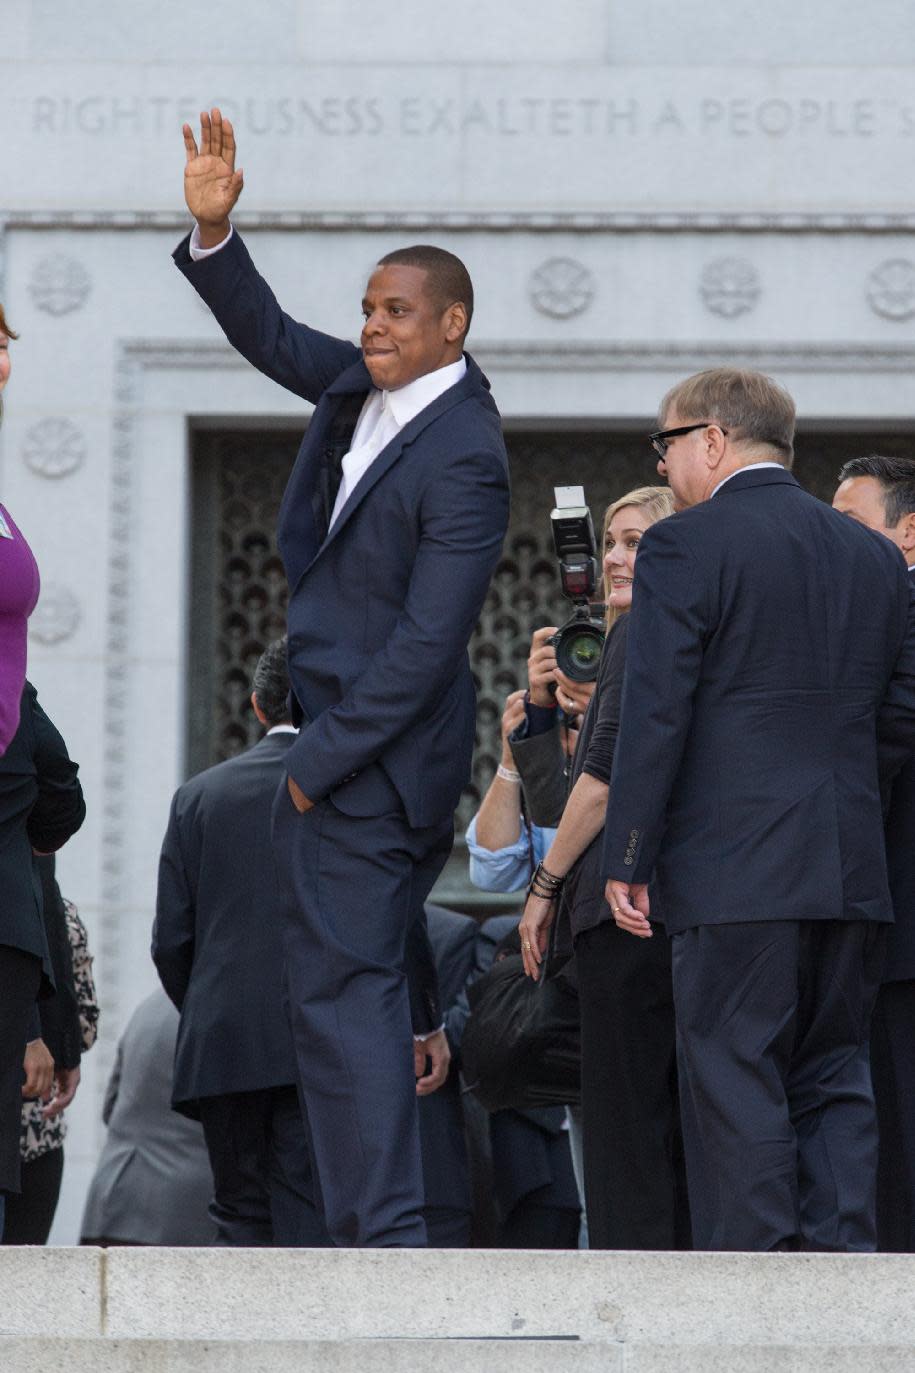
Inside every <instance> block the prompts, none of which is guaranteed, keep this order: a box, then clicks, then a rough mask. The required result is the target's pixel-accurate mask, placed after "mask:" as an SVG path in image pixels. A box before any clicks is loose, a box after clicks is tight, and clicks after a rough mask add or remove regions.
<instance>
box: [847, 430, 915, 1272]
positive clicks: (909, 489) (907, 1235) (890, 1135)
mask: <svg viewBox="0 0 915 1373" xmlns="http://www.w3.org/2000/svg"><path fill="white" fill-rule="evenodd" d="M832 503H833V506H834V508H835V509H836V510H841V511H843V512H844V513H845V514H846V515H851V516H852V517H853V518H854V519H856V520H860V522H861V523H862V524H865V525H867V527H868V529H875V530H877V532H878V533H880V534H884V535H885V536H886V537H887V538H888V539H891V540H892V542H893V543H894V544H895V545H896V547H897V548H898V549H899V551H900V553H901V554H902V557H903V559H904V560H905V565H906V568H907V569H908V573H909V579H910V581H911V582H912V584H913V585H915V460H913V459H911V458H886V457H880V456H878V455H874V456H871V457H865V458H853V459H852V460H851V462H847V463H846V464H845V466H844V467H843V468H842V470H841V472H840V473H839V487H838V490H837V491H836V494H835V496H834V498H833V502H832ZM886 848H887V853H886V857H887V867H888V869H889V879H890V896H891V897H892V900H893V914H894V916H895V924H894V925H893V927H892V929H891V930H890V933H889V942H888V946H887V955H886V967H885V969H884V972H883V983H882V985H881V987H880V991H879V992H878V993H877V1004H876V1005H875V1007H874V1018H873V1021H872V1024H871V1072H872V1074H873V1079H874V1099H875V1101H876V1103H877V1122H878V1125H879V1127H880V1155H879V1162H878V1166H877V1242H878V1245H879V1247H880V1248H881V1249H882V1250H884V1251H887V1252H890V1253H912V1252H913V1251H915V1067H913V1053H912V1051H913V1046H915V759H912V760H911V761H909V762H908V763H906V765H905V767H904V768H903V769H902V771H901V772H900V773H899V774H898V775H897V776H896V778H895V780H894V781H893V789H892V792H891V795H890V808H889V814H888V816H887V825H886Z"/></svg>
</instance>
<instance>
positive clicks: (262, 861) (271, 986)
mask: <svg viewBox="0 0 915 1373" xmlns="http://www.w3.org/2000/svg"><path fill="white" fill-rule="evenodd" d="M295 737H296V736H295V735H294V734H291V733H289V734H287V733H280V734H268V735H266V736H265V738H263V739H261V740H260V742H259V743H257V744H255V745H254V747H253V748H250V749H248V750H247V752H246V753H242V754H239V756H238V757H237V758H230V759H229V760H228V761H227V762H225V763H219V764H217V766H216V767H212V768H208V769H207V771H206V772H202V773H200V774H199V775H198V776H197V777H192V778H191V780H190V781H189V782H186V783H185V784H184V786H182V787H179V789H178V791H177V792H176V793H175V796H174V798H173V800H172V806H171V813H170V815H169V821H168V829H167V830H166V833H165V839H164V842H163V845H162V854H161V857H160V860H159V885H158V892H157V898H156V919H155V924H154V926H153V941H152V956H153V961H154V962H155V965H156V968H157V969H158V972H159V977H160V978H161V981H162V985H163V987H164V988H165V990H166V992H167V993H168V995H169V997H170V998H171V1000H172V1001H173V1002H174V1004H175V1005H176V1006H177V1008H178V1010H179V1011H180V1012H181V1024H180V1027H179V1029H178V1039H177V1046H176V1051H175V1077H174V1104H175V1106H176V1107H177V1108H178V1109H181V1110H184V1111H185V1112H187V1113H189V1114H193V1113H194V1103H195V1102H196V1101H197V1099H198V1098H200V1097H209V1096H221V1095H224V1094H226V1093H229V1092H250V1091H259V1090H262V1089H266V1088H269V1087H282V1086H286V1085H288V1084H290V1083H294V1082H295V1080H296V1073H295V1057H294V1054H293V1049H292V1036H291V1034H290V1031H289V1023H288V1020H287V1018H286V1013H285V1007H284V1004H283V992H282V984H283V963H284V957H283V946H282V935H281V930H282V924H281V921H280V918H279V900H280V898H279V889H278V885H277V877H276V869H275V866H274V860H273V847H272V843H271V839H270V807H271V804H272V801H273V797H274V795H275V793H276V790H277V788H278V786H279V785H280V782H281V781H282V779H283V777H284V776H285V772H286V755H287V753H288V751H289V748H290V746H291V745H292V744H293V743H294V742H295Z"/></svg>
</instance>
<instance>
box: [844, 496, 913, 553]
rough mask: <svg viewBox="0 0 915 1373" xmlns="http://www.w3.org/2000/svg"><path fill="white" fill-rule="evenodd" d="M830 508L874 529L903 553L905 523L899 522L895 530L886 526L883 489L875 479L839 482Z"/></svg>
mask: <svg viewBox="0 0 915 1373" xmlns="http://www.w3.org/2000/svg"><path fill="white" fill-rule="evenodd" d="M832 508H833V510H841V512H842V514H843V515H851V517H852V519H853V520H858V521H859V523H860V524H866V525H867V527H868V529H876V531H877V533H878V534H883V535H885V536H886V538H888V539H892V541H893V543H894V544H895V545H896V547H897V548H899V549H900V550H901V551H902V552H905V549H904V548H903V544H902V538H903V527H904V523H905V522H904V521H903V520H900V522H899V525H898V526H897V528H896V529H892V528H890V526H889V525H888V524H887V522H886V507H885V506H884V503H883V487H882V486H881V485H880V482H879V481H878V480H877V478H876V477H849V478H848V479H847V480H846V481H844V482H840V483H839V488H838V490H837V491H836V494H835V495H834V496H833V498H832Z"/></svg>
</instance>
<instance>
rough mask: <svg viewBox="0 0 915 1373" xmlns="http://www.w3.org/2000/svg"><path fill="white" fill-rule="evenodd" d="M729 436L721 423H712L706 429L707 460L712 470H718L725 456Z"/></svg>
mask: <svg viewBox="0 0 915 1373" xmlns="http://www.w3.org/2000/svg"><path fill="white" fill-rule="evenodd" d="M726 447H727V438H726V437H725V433H724V430H723V429H722V428H721V426H720V424H710V425H709V427H708V428H707V429H706V431H705V462H706V466H707V467H708V470H709V471H710V472H715V471H717V469H718V467H719V466H720V465H721V459H722V458H723V457H724V450H725V448H726Z"/></svg>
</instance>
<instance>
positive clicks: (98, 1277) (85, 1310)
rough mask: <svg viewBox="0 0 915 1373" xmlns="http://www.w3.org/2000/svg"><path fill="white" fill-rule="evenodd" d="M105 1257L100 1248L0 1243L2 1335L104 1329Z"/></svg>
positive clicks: (81, 1332) (74, 1333)
mask: <svg viewBox="0 0 915 1373" xmlns="http://www.w3.org/2000/svg"><path fill="white" fill-rule="evenodd" d="M103 1263H104V1259H103V1255H102V1251H101V1250H100V1249H39V1248H26V1247H24V1248H4V1247H0V1337H2V1336H4V1335H40V1334H42V1333H44V1332H45V1331H47V1330H53V1331H54V1333H55V1335H66V1336H71V1337H80V1336H93V1335H100V1334H101V1333H102V1325H101V1319H102V1282H103V1275H102V1270H103ZM0 1368H3V1370H4V1373H6V1367H5V1365H4V1364H3V1363H2V1361H0Z"/></svg>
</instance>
